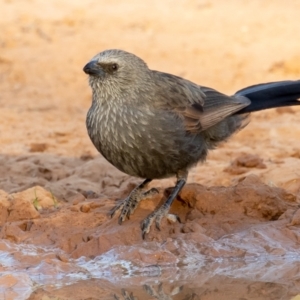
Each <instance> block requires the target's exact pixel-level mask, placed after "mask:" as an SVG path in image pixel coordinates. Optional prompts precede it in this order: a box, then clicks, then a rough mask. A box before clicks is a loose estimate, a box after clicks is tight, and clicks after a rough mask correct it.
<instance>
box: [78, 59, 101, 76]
mask: <svg viewBox="0 0 300 300" xmlns="http://www.w3.org/2000/svg"><path fill="white" fill-rule="evenodd" d="M83 71H84V72H85V73H86V74H88V75H91V76H103V75H104V74H105V72H104V70H103V69H102V68H101V66H100V65H99V64H98V63H97V61H95V60H92V61H90V62H89V63H87V64H86V65H85V66H84V68H83Z"/></svg>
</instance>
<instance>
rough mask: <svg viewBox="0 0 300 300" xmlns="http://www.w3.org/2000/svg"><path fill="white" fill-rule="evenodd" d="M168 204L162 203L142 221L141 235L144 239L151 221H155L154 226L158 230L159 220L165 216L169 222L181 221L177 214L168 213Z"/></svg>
mask: <svg viewBox="0 0 300 300" xmlns="http://www.w3.org/2000/svg"><path fill="white" fill-rule="evenodd" d="M169 209H170V206H169V205H167V204H166V203H164V204H163V205H162V206H161V207H160V208H158V209H157V210H155V211H154V212H152V213H151V214H150V215H149V216H148V217H147V218H146V219H145V220H144V221H143V222H142V225H141V228H142V236H143V239H145V236H146V234H147V233H149V231H150V227H151V225H152V223H153V222H154V221H155V226H156V228H157V229H158V230H160V223H161V220H162V219H163V218H164V217H166V218H167V219H168V220H169V221H170V222H172V223H175V222H176V221H178V222H179V223H181V221H180V218H179V217H178V216H177V215H174V214H169V213H168V212H169Z"/></svg>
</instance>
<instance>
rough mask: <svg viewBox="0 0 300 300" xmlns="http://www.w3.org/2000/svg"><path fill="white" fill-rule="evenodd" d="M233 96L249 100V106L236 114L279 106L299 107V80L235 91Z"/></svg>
mask: <svg viewBox="0 0 300 300" xmlns="http://www.w3.org/2000/svg"><path fill="white" fill-rule="evenodd" d="M235 96H244V97H247V98H248V99H250V100H251V104H250V105H249V106H247V107H245V108H243V109H242V110H240V111H238V112H237V113H236V114H243V113H250V112H254V111H259V110H263V109H268V108H275V107H281V106H293V105H300V101H299V100H300V80H296V81H278V82H270V83H263V84H257V85H252V86H249V87H246V88H244V89H241V90H239V91H237V92H236V93H235Z"/></svg>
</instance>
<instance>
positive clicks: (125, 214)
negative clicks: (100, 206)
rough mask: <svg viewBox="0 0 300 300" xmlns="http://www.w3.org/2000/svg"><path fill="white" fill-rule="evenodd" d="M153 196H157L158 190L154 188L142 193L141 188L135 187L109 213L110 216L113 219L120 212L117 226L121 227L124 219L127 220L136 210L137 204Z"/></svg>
mask: <svg viewBox="0 0 300 300" xmlns="http://www.w3.org/2000/svg"><path fill="white" fill-rule="evenodd" d="M155 194H158V190H157V189H155V188H152V189H150V190H149V191H146V192H144V191H143V186H142V185H140V186H137V187H136V188H135V189H133V190H132V192H131V193H130V194H129V195H128V196H127V197H126V198H125V199H124V200H123V201H122V202H120V203H119V204H117V205H116V206H115V207H114V208H113V209H112V210H111V212H110V216H111V217H113V216H114V215H115V214H116V213H117V212H118V211H121V213H120V216H119V221H118V222H119V224H120V225H121V224H122V222H124V221H125V219H126V218H127V219H129V218H130V215H132V214H133V212H134V211H135V210H136V208H137V206H138V204H139V203H140V202H141V201H142V200H144V199H146V198H149V197H151V196H153V195H155Z"/></svg>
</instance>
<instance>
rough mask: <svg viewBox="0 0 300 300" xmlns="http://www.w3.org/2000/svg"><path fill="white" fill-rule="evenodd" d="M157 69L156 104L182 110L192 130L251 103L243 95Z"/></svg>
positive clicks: (198, 130) (155, 73) (213, 122)
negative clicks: (198, 83) (202, 84)
mask: <svg viewBox="0 0 300 300" xmlns="http://www.w3.org/2000/svg"><path fill="white" fill-rule="evenodd" d="M153 72H154V73H153V74H154V76H155V83H156V91H157V92H156V98H155V105H157V106H158V107H159V108H163V109H166V110H172V111H175V112H176V113H178V115H179V116H180V117H181V118H182V119H183V121H184V124H185V128H186V130H187V131H189V132H201V131H203V130H206V129H207V128H209V127H211V126H213V125H215V124H217V123H219V122H220V121H222V120H223V119H224V118H226V117H228V116H230V115H232V114H234V113H235V112H237V111H239V110H241V109H242V108H244V107H246V106H248V105H249V104H250V100H249V99H247V98H245V97H242V96H235V97H229V96H226V95H224V94H222V93H219V92H218V91H216V90H214V89H211V88H207V87H202V86H199V85H197V84H195V83H192V82H191V81H188V80H186V79H183V78H181V77H178V76H175V75H171V74H167V73H162V72H158V71H153Z"/></svg>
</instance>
